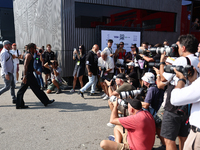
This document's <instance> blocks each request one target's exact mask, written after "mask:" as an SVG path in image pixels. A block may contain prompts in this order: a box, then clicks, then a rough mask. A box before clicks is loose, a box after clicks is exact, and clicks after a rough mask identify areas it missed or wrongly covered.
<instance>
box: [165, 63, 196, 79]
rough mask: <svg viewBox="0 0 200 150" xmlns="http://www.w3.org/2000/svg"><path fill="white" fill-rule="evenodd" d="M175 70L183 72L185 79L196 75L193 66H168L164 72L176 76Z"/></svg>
mask: <svg viewBox="0 0 200 150" xmlns="http://www.w3.org/2000/svg"><path fill="white" fill-rule="evenodd" d="M174 68H176V70H177V71H179V72H181V73H182V74H183V75H184V76H185V77H192V76H193V75H194V69H193V66H191V65H186V66H185V67H183V66H175V65H166V66H165V67H164V71H165V72H167V73H172V74H175V72H174Z"/></svg>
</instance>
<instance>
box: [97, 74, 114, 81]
mask: <svg viewBox="0 0 200 150" xmlns="http://www.w3.org/2000/svg"><path fill="white" fill-rule="evenodd" d="M112 78H113V73H108V75H107V76H105V79H106V80H109V81H110V80H111V79H112ZM105 79H104V78H101V77H100V78H99V81H100V82H104V80H105Z"/></svg>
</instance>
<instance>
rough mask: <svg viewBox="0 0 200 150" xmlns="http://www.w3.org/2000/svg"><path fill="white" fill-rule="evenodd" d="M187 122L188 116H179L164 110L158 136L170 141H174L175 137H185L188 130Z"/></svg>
mask: <svg viewBox="0 0 200 150" xmlns="http://www.w3.org/2000/svg"><path fill="white" fill-rule="evenodd" d="M187 120H188V116H180V115H177V114H175V113H172V112H169V111H167V110H165V112H164V115H163V120H162V125H161V133H160V135H161V136H162V137H164V138H166V139H169V140H172V141H175V140H176V137H177V136H181V137H187V136H188V129H189V123H187V124H186V121H187Z"/></svg>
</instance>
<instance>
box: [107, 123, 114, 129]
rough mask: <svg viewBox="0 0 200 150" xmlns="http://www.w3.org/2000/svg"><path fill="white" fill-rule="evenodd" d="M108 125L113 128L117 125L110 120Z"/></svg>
mask: <svg viewBox="0 0 200 150" xmlns="http://www.w3.org/2000/svg"><path fill="white" fill-rule="evenodd" d="M107 126H108V127H111V128H114V127H115V125H114V124H112V123H110V122H109V123H107Z"/></svg>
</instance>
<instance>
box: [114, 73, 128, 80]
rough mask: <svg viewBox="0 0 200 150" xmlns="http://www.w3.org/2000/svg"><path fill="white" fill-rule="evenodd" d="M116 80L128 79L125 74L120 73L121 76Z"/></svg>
mask: <svg viewBox="0 0 200 150" xmlns="http://www.w3.org/2000/svg"><path fill="white" fill-rule="evenodd" d="M116 78H118V79H127V78H126V76H125V74H123V73H119V74H118V75H117V76H116Z"/></svg>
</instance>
